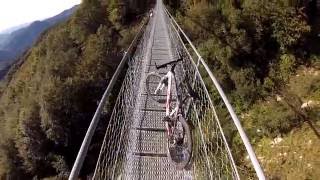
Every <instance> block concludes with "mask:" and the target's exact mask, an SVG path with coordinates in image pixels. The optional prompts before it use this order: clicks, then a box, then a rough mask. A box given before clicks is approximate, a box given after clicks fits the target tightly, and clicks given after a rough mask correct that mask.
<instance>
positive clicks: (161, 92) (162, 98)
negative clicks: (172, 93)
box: [146, 72, 168, 106]
mask: <svg viewBox="0 0 320 180" xmlns="http://www.w3.org/2000/svg"><path fill="white" fill-rule="evenodd" d="M161 78H162V77H161V76H160V75H159V74H158V73H155V72H151V73H149V74H148V75H147V78H146V91H147V93H148V96H149V97H150V99H152V100H153V101H154V102H156V103H157V104H158V105H161V106H163V105H164V104H165V103H166V100H167V91H168V83H167V82H164V84H162V86H163V87H160V86H161V84H160V81H161ZM157 88H158V91H156V90H157Z"/></svg>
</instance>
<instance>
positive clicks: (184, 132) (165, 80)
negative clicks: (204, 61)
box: [146, 56, 192, 169]
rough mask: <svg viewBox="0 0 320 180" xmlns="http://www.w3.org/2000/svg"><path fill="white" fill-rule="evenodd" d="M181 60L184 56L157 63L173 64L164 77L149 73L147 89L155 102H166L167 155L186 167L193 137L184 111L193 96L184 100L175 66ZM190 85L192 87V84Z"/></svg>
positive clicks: (160, 67) (163, 66)
mask: <svg viewBox="0 0 320 180" xmlns="http://www.w3.org/2000/svg"><path fill="white" fill-rule="evenodd" d="M180 57H181V56H180ZM180 61H182V58H179V59H178V60H174V61H171V62H168V63H165V64H162V65H160V66H157V64H156V63H155V67H156V69H157V70H159V69H162V68H167V66H171V68H170V70H169V71H168V72H167V73H166V75H164V76H163V77H161V75H159V73H156V72H151V73H149V74H148V75H147V77H146V89H147V93H148V96H149V97H150V98H151V99H152V100H153V101H154V102H156V103H157V104H158V105H160V106H162V105H164V104H165V109H166V116H165V117H164V119H163V121H164V122H165V125H166V132H167V156H168V157H169V160H170V161H171V162H172V163H173V164H175V166H176V167H177V168H178V169H184V168H185V167H186V166H187V165H188V163H189V161H190V159H191V156H192V139H191V131H190V127H189V125H188V123H187V121H186V119H185V115H184V112H183V105H184V104H185V102H186V101H187V100H189V99H190V98H192V96H190V94H191V93H189V95H188V96H187V97H185V99H183V100H182V94H181V92H180V91H179V88H178V86H177V79H176V76H175V68H176V65H177V63H178V62H180ZM172 80H174V83H175V90H176V91H175V92H176V101H175V102H174V100H173V99H172V86H173V81H172ZM181 84H182V83H181ZM188 87H189V89H190V86H188ZM188 92H190V90H189V91H188ZM171 109H172V110H171Z"/></svg>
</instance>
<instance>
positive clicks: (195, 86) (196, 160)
mask: <svg viewBox="0 0 320 180" xmlns="http://www.w3.org/2000/svg"><path fill="white" fill-rule="evenodd" d="M165 17H166V19H165V20H166V22H167V25H168V30H169V34H170V39H171V44H172V45H171V47H172V48H173V52H179V53H180V55H182V57H183V63H182V69H183V70H182V71H180V73H179V74H177V75H178V76H177V77H178V79H179V81H181V82H182V83H185V84H189V85H191V87H192V90H193V91H195V92H196V95H197V99H195V101H192V103H191V104H189V107H187V109H186V111H187V112H186V115H187V120H190V121H191V124H192V127H193V129H192V138H193V158H192V160H193V171H194V172H193V174H194V178H195V179H239V174H238V172H237V168H236V166H235V164H234V160H233V157H232V155H231V152H230V149H229V146H228V143H227V141H226V138H225V137H224V132H223V130H222V128H221V118H222V117H221V116H218V115H217V112H216V109H215V106H214V104H213V102H212V100H211V97H210V93H209V92H208V90H207V87H206V85H205V83H204V81H203V79H202V76H201V74H200V72H199V66H200V62H199V60H198V59H196V61H194V59H193V57H192V56H191V54H190V53H189V51H188V49H187V48H186V47H185V45H184V44H183V42H182V40H181V39H180V37H179V34H178V32H177V30H176V29H175V27H174V26H173V25H172V23H171V19H170V17H169V16H165ZM176 56H178V54H177V55H176ZM181 92H184V93H187V91H181ZM185 95H186V94H185ZM223 120H225V117H223Z"/></svg>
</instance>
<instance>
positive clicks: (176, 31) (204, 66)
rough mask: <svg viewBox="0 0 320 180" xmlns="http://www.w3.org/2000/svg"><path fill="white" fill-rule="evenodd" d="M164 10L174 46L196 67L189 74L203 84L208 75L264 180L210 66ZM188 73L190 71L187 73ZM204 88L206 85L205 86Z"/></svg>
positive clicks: (249, 145) (259, 174) (260, 177)
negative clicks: (194, 70)
mask: <svg viewBox="0 0 320 180" xmlns="http://www.w3.org/2000/svg"><path fill="white" fill-rule="evenodd" d="M164 11H165V12H166V14H167V22H168V26H169V27H171V28H172V31H171V34H175V35H172V36H173V37H174V36H176V38H175V40H173V42H176V43H177V44H176V45H175V46H176V47H178V49H179V51H182V52H184V55H185V57H184V58H187V59H192V65H193V67H196V68H195V69H196V72H191V74H197V75H199V76H200V78H199V81H200V82H201V83H202V84H203V85H204V82H203V79H202V76H203V75H204V74H205V76H208V77H209V78H210V80H211V83H212V84H211V85H213V86H214V87H215V89H216V91H217V93H218V94H219V96H220V97H221V99H222V101H223V104H224V106H225V107H226V109H227V110H228V113H229V115H230V116H231V120H232V121H233V123H234V125H235V126H236V128H237V131H238V133H239V135H240V137H241V139H242V142H243V144H244V146H245V148H246V150H247V153H248V155H249V158H250V160H251V163H252V165H253V167H254V169H255V171H256V175H257V176H258V178H259V179H261V180H264V179H265V176H264V173H263V170H262V168H261V166H260V164H259V161H258V160H257V157H256V155H255V153H254V151H253V148H252V146H251V144H250V142H249V139H248V137H247V136H246V134H245V132H244V130H243V128H242V126H241V123H240V121H239V119H238V117H237V115H236V114H235V112H234V110H233V108H232V106H231V104H230V102H229V100H228V99H227V97H226V95H225V93H224V92H223V90H222V88H221V86H220V84H219V83H218V81H217V79H216V78H215V76H214V75H213V73H212V72H211V70H210V68H209V67H208V65H207V64H206V63H205V62H204V60H203V58H202V57H201V55H200V54H199V53H198V51H197V50H196V48H195V46H194V45H193V44H192V42H191V41H190V39H189V38H188V36H187V35H186V34H185V33H184V31H183V30H182V29H181V27H180V26H179V25H178V23H177V22H176V21H175V19H174V18H173V17H172V15H171V14H170V13H169V11H168V10H167V9H166V8H164ZM180 34H182V36H183V38H184V39H185V40H186V41H187V44H188V46H189V48H187V47H186V46H185V44H184V43H183V41H182V37H180ZM173 37H172V38H171V39H174V38H173ZM190 50H191V52H192V53H193V54H192V55H191V54H190V52H189V51H190ZM193 59H197V60H198V61H197V65H195V63H194V60H193ZM199 61H200V66H202V68H201V67H199V64H198V63H199ZM186 69H190V68H186ZM200 71H202V72H205V73H202V74H201V73H200ZM188 74H190V73H188ZM205 89H206V87H205ZM206 95H207V96H210V95H209V93H208V92H206ZM210 104H211V106H212V109H213V111H214V115H215V118H216V121H217V124H218V126H219V129H220V131H221V134H222V139H223V141H224V143H225V144H226V150H227V152H228V154H229V156H230V157H231V158H230V161H232V168H233V169H234V170H235V171H237V167H236V166H235V163H234V160H233V158H232V155H231V151H230V148H229V147H228V143H227V141H226V138H225V135H224V133H223V130H222V127H221V121H220V120H219V119H218V115H217V112H216V110H214V106H213V103H212V100H211V98H210ZM236 175H237V178H239V174H238V172H236Z"/></svg>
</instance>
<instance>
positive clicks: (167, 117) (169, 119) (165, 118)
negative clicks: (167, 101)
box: [162, 116, 171, 122]
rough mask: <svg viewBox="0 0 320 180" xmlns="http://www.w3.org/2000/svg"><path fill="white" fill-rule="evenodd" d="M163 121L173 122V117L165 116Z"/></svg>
mask: <svg viewBox="0 0 320 180" xmlns="http://www.w3.org/2000/svg"><path fill="white" fill-rule="evenodd" d="M162 121H163V122H171V118H170V117H169V116H165V117H164V118H163V119H162Z"/></svg>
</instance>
